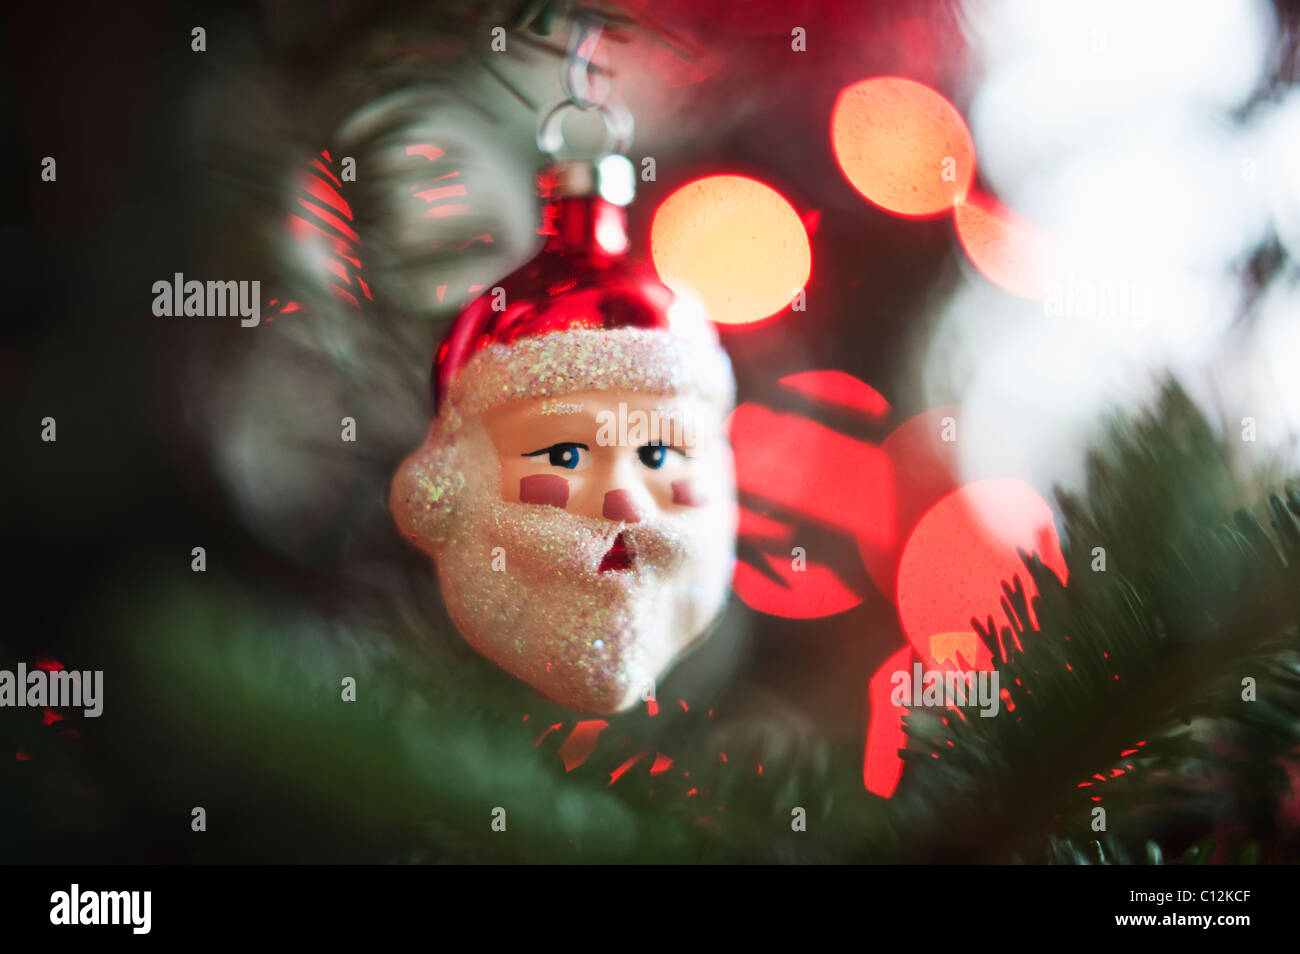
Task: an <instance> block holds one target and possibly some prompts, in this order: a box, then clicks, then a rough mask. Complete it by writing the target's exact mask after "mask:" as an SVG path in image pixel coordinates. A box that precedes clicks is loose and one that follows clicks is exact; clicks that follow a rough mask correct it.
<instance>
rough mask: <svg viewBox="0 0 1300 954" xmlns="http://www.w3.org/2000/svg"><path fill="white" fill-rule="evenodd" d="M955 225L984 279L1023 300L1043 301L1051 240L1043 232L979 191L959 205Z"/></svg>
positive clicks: (961, 240)
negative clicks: (1046, 261)
mask: <svg viewBox="0 0 1300 954" xmlns="http://www.w3.org/2000/svg"><path fill="white" fill-rule="evenodd" d="M953 223H954V225H955V226H956V228H957V238H958V240H959V241H960V242H961V245H962V248H964V249H965V250H966V254H967V256H969V257H970V260H971V263H972V264H973V265H974V266H975V267H976V268H977V269H979V270H980V272H981V273H982V274H983V275H984V277H985V278H987V279H988V280H989V281H991V282H993V283H994V284H995V285H998V286H999V287H1001V288H1003V289H1005V290H1006V291H1009V292H1011V294H1013V295H1019V296H1020V297H1021V298H1029V299H1032V300H1034V301H1039V300H1041V299H1042V298H1043V296H1044V286H1045V284H1046V282H1045V279H1044V271H1045V268H1046V266H1045V254H1044V250H1045V248H1046V247H1047V244H1048V239H1047V236H1046V235H1044V234H1043V232H1042V231H1041V230H1040V229H1038V228H1037V227H1035V226H1033V225H1031V224H1029V223H1028V222H1026V221H1024V220H1023V219H1021V218H1019V217H1018V216H1016V215H1015V214H1014V213H1012V212H1011V211H1010V210H1008V209H1007V208H1006V207H1004V206H1003V205H1002V204H1001V203H999V202H998V201H997V200H995V199H993V198H991V197H989V196H986V195H984V194H982V193H980V192H977V191H972V192H971V193H970V195H968V196H967V197H966V199H965V200H964V201H962V202H958V203H957V206H956V208H954V209H953Z"/></svg>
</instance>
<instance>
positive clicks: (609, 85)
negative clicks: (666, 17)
mask: <svg viewBox="0 0 1300 954" xmlns="http://www.w3.org/2000/svg"><path fill="white" fill-rule="evenodd" d="M603 34H604V24H603V23H602V22H601V21H600V20H598V19H596V18H593V17H590V16H583V17H579V18H578V19H577V20H576V21H575V22H574V24H573V29H572V31H571V32H570V34H569V45H568V49H567V51H566V52H565V55H564V64H563V66H562V67H561V69H560V81H561V84H562V85H563V87H564V93H565V95H566V96H567V97H568V99H566V100H565V101H564V102H562V103H560V104H559V105H558V106H556V107H555V108H554V109H552V110H551V111H550V112H549V113H547V114H546V116H545V117H543V119H542V121H541V122H540V123H539V124H538V127H537V148H538V149H540V150H541V151H542V152H543V153H545V154H546V155H548V156H552V157H558V155H559V153H560V152H561V151H562V150H563V149H564V148H565V145H566V143H565V141H564V129H563V124H564V115H565V112H566V111H567V110H570V109H578V110H582V111H583V112H592V111H595V112H599V113H600V115H601V118H602V119H604V121H605V142H604V145H603V146H602V147H601V152H602V154H604V153H609V152H616V153H619V154H622V153H625V152H626V151H627V150H628V148H629V147H630V146H631V145H632V132H633V128H634V127H633V121H632V113H631V111H630V110H629V109H628V108H627V107H626V106H625V105H623V103H622V102H620V101H618V100H617V99H616V98H612V97H611V96H610V93H611V91H612V89H613V81H612V80H611V79H610V77H609V76H608V74H607V73H606V71H604V70H602V69H601V68H600V67H599V66H597V64H596V63H595V56H596V48H597V46H598V45H599V44H600V40H601V36H602V35H603Z"/></svg>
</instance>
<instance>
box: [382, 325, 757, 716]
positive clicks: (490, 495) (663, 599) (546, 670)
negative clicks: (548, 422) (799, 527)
mask: <svg viewBox="0 0 1300 954" xmlns="http://www.w3.org/2000/svg"><path fill="white" fill-rule="evenodd" d="M602 389H627V390H646V391H652V392H657V393H664V394H692V395H699V396H703V397H705V398H706V399H708V400H709V401H710V404H709V405H706V406H707V407H711V408H712V409H713V412H715V413H717V414H718V420H717V425H718V426H717V429H716V432H717V433H719V434H721V433H722V428H721V424H722V419H723V416H724V415H725V414H726V413H727V412H728V411H729V410H730V407H731V403H732V399H733V394H734V391H733V389H734V383H733V379H732V376H731V368H730V364H729V362H728V361H727V358H726V355H725V353H723V352H722V351H721V349H720V348H718V347H717V345H716V344H712V345H710V344H707V343H694V342H691V341H690V340H689V339H681V338H676V337H674V336H670V335H667V334H665V333H663V332H653V331H652V332H644V331H640V330H634V329H620V330H618V331H601V332H587V331H568V332H556V333H553V334H548V335H544V336H539V337H537V338H532V339H526V340H522V341H519V342H516V343H515V344H514V345H513V346H511V347H497V346H492V347H489V348H486V349H484V350H483V351H482V352H480V353H479V354H478V355H476V356H475V358H474V360H473V361H472V362H471V363H470V364H469V365H467V366H466V367H465V368H464V369H463V370H462V372H461V374H460V375H459V376H458V377H457V380H456V381H455V382H454V384H453V386H452V388H451V390H450V391H449V398H450V400H449V401H448V402H447V403H446V404H444V405H443V409H442V413H441V414H439V416H438V418H437V419H436V420H435V421H434V423H433V425H432V426H431V428H430V431H429V436H428V438H427V440H426V442H425V444H424V445H423V446H422V447H421V448H420V449H419V450H417V451H416V452H415V453H414V454H413V455H411V457H410V458H408V460H407V461H406V463H405V464H403V466H402V468H401V470H400V471H399V473H398V474H397V477H396V478H395V479H394V482H393V488H392V493H391V496H390V506H391V508H392V511H393V514H394V517H395V519H396V520H397V523H398V526H399V528H400V529H401V530H402V532H403V533H404V534H405V535H406V536H408V537H409V538H410V539H411V540H412V542H414V543H415V544H416V545H417V546H419V547H420V548H421V549H423V550H425V551H426V552H427V553H430V554H431V555H433V556H434V558H435V561H436V566H437V574H438V581H439V585H440V588H441V590H442V594H443V599H444V601H445V603H446V605H447V609H448V611H449V612H450V614H451V617H452V620H453V621H454V622H455V624H456V626H457V628H458V629H459V630H460V631H461V633H462V634H463V635H464V636H465V638H466V640H467V641H468V642H469V643H470V645H471V646H473V647H474V648H475V649H476V650H477V651H478V652H480V653H482V654H483V655H484V656H486V657H487V658H489V659H491V660H492V661H494V662H495V663H497V665H499V666H501V667H502V668H503V669H505V670H506V671H507V672H510V673H512V674H513V675H515V676H517V677H518V678H520V679H522V680H524V681H525V682H527V683H529V684H530V685H532V686H533V687H534V688H536V689H538V690H539V691H540V692H542V693H543V694H544V695H546V696H547V697H548V698H550V699H552V700H553V701H555V702H558V703H560V704H562V705H565V706H568V707H569V708H572V709H575V710H578V711H582V712H591V713H609V712H615V711H619V710H621V709H625V708H627V707H629V706H632V705H634V704H636V703H637V702H638V701H639V700H640V698H641V697H642V695H643V693H644V692H645V691H646V690H647V689H648V688H649V687H650V686H651V685H652V684H653V681H654V680H656V679H659V678H660V677H662V676H663V675H664V674H665V673H666V671H667V670H668V669H669V668H670V667H671V666H672V664H673V662H674V661H675V660H676V659H677V657H678V656H680V655H681V654H682V653H683V652H684V651H685V650H686V649H688V648H689V647H690V646H691V645H693V644H694V643H695V642H696V641H697V640H698V639H699V638H700V637H701V636H702V635H703V634H704V632H705V631H706V630H707V628H708V626H709V624H710V623H711V622H712V620H713V619H714V618H715V617H716V616H717V614H718V613H719V612H720V611H721V609H722V607H723V605H724V603H725V601H726V598H727V593H728V591H729V588H730V583H731V575H732V570H733V567H734V564H735V529H736V497H735V478H734V472H733V465H732V458H731V449H730V447H729V445H728V444H727V442H726V440H725V439H724V438H719V439H718V440H717V441H716V443H715V446H714V447H712V448H711V449H710V450H709V451H708V452H706V453H704V454H702V455H701V457H700V459H699V461H698V465H699V466H698V468H697V471H696V473H695V474H694V475H693V476H692V482H693V485H694V486H695V487H696V488H697V489H698V491H699V493H700V497H701V499H703V500H704V501H706V503H705V505H703V506H699V507H694V508H691V509H683V510H681V511H680V512H677V513H668V514H660V515H658V516H655V517H653V518H652V519H649V520H645V521H642V522H638V523H624V522H621V521H618V520H609V519H598V518H593V517H585V516H580V515H578V514H573V513H570V512H568V511H566V510H563V509H561V508H559V507H555V506H549V505H546V504H525V503H507V502H505V501H503V500H502V499H501V493H500V465H499V463H498V458H497V454H496V450H495V448H494V447H493V445H492V442H491V439H490V437H489V436H488V433H487V431H486V428H485V427H484V425H483V422H482V419H481V413H482V411H483V410H485V409H487V408H490V407H494V406H497V405H499V404H501V403H504V402H505V401H509V400H515V399H521V398H525V397H549V396H553V395H562V394H566V393H576V392H579V391H584V390H602ZM619 533H623V534H624V540H625V541H626V543H627V547H628V550H629V551H630V553H631V554H632V566H631V568H630V569H627V570H620V571H615V572H604V573H602V572H600V571H599V566H600V563H601V560H602V559H603V557H604V556H605V554H606V553H607V552H608V551H609V549H610V547H611V545H612V544H613V543H614V540H615V538H616V537H617V536H618V535H619Z"/></svg>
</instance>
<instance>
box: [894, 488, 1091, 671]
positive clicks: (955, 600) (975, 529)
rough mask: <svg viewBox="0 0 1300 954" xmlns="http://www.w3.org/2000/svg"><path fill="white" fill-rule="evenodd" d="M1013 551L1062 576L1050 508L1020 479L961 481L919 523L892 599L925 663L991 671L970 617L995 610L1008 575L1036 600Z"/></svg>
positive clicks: (906, 550)
mask: <svg viewBox="0 0 1300 954" xmlns="http://www.w3.org/2000/svg"><path fill="white" fill-rule="evenodd" d="M1018 547H1019V548H1022V549H1024V550H1026V551H1027V552H1030V553H1033V552H1036V553H1037V554H1038V556H1039V557H1040V558H1041V559H1042V561H1043V562H1044V563H1045V564H1046V565H1047V566H1048V567H1049V568H1050V569H1051V570H1052V571H1053V572H1055V573H1056V575H1057V576H1059V577H1060V578H1061V579H1062V580H1064V579H1065V578H1066V573H1067V571H1066V567H1065V558H1064V557H1063V556H1062V554H1061V546H1060V542H1059V541H1058V539H1057V534H1056V527H1055V523H1054V518H1053V514H1052V509H1051V507H1050V506H1048V504H1047V501H1045V500H1043V498H1042V497H1040V496H1039V495H1038V493H1037V492H1036V491H1035V490H1034V489H1033V488H1032V487H1030V486H1029V485H1028V484H1027V483H1025V482H1024V481H1021V480H1005V479H995V480H981V481H977V482H975V483H972V484H967V485H966V486H964V487H961V488H960V489H958V490H955V491H953V492H952V493H950V494H948V495H947V496H945V497H944V498H943V499H941V500H940V501H939V502H938V503H936V504H935V505H934V506H933V507H931V508H930V509H929V510H928V511H927V512H926V514H925V516H923V517H922V518H921V519H920V521H919V522H918V523H917V526H916V529H915V530H914V531H913V533H912V535H911V537H910V538H909V539H908V541H907V544H906V545H905V546H904V548H903V555H902V559H901V560H900V561H899V567H898V590H897V601H896V602H897V607H898V616H899V620H900V622H901V623H902V626H903V632H904V633H905V634H906V635H907V638H908V640H909V641H910V642H911V643H912V645H913V647H915V649H916V651H917V653H918V654H920V656H921V658H922V659H923V660H924V661H925V662H926V664H927V665H930V666H934V667H936V668H939V667H941V666H943V665H944V664H947V665H949V666H957V667H960V668H970V667H972V666H974V667H975V668H981V669H987V668H990V667H991V665H992V655H991V653H990V652H989V650H988V648H987V647H985V646H984V645H983V643H982V642H980V640H979V637H978V636H976V634H975V631H974V630H973V629H972V627H971V622H970V620H971V617H976V618H978V619H983V618H984V617H986V616H988V615H989V614H991V613H994V612H995V611H996V610H997V609H998V606H999V599H1000V596H1001V583H1002V582H1003V581H1010V580H1011V579H1012V577H1015V576H1019V577H1020V579H1021V581H1022V582H1023V583H1024V586H1025V592H1026V594H1027V595H1028V596H1029V597H1030V598H1031V599H1032V597H1033V596H1034V595H1036V593H1037V590H1036V589H1035V588H1034V584H1033V581H1032V580H1031V579H1029V575H1028V573H1027V572H1026V570H1025V567H1024V564H1023V563H1022V562H1021V561H1020V557H1019V556H1018V555H1017V553H1016V549H1017V548H1018Z"/></svg>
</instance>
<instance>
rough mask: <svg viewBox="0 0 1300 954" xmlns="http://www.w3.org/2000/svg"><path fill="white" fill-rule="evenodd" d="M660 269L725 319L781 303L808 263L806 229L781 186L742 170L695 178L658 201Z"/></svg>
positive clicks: (737, 319) (736, 321)
mask: <svg viewBox="0 0 1300 954" xmlns="http://www.w3.org/2000/svg"><path fill="white" fill-rule="evenodd" d="M650 254H651V257H652V258H653V259H654V263H655V268H657V269H658V271H659V277H660V278H662V279H663V280H664V281H665V282H667V283H668V284H670V285H676V284H678V283H682V284H685V285H687V286H689V287H690V288H691V289H692V290H693V291H694V292H695V294H697V295H699V297H700V298H701V299H702V300H703V302H704V304H705V306H706V307H707V308H708V309H709V317H710V318H712V319H713V320H714V321H715V322H717V323H719V324H723V325H743V324H749V323H751V322H755V321H761V320H762V319H764V318H768V317H770V316H772V315H774V314H776V313H778V312H780V311H782V310H783V309H784V308H785V307H786V306H787V305H789V304H790V302H791V301H792V300H794V298H795V297H796V295H797V294H798V293H799V291H800V290H801V289H802V288H803V287H804V286H805V285H806V284H807V282H808V276H809V274H810V273H811V271H812V251H811V249H810V248H809V245H808V233H807V231H806V230H805V229H804V226H803V222H801V221H800V219H799V215H798V213H796V212H795V210H794V207H793V206H791V205H790V203H789V202H787V201H786V199H785V197H784V196H782V195H781V194H780V193H779V192H777V191H776V190H775V189H773V188H772V187H771V186H768V185H766V184H764V183H762V182H759V181H757V180H755V179H750V178H748V177H747V176H737V175H717V176H706V177H704V178H701V179H696V180H694V181H692V182H688V183H687V184H686V185H684V186H682V187H681V188H680V189H678V190H677V191H676V192H674V193H673V194H672V195H670V196H668V198H666V199H664V201H663V202H662V203H660V205H659V208H658V209H657V210H655V215H654V222H653V223H652V225H651V227H650Z"/></svg>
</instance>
